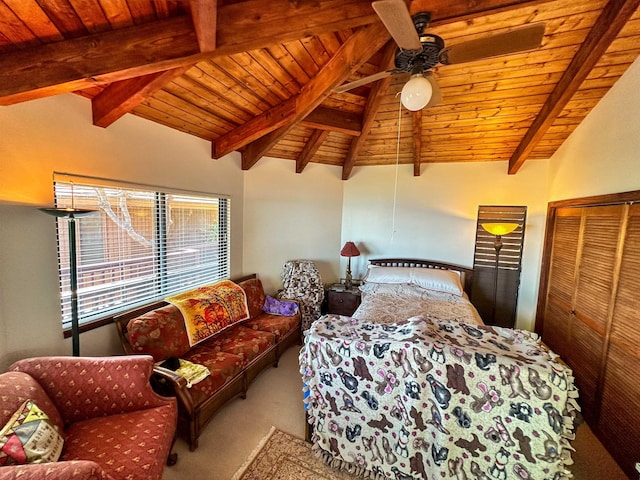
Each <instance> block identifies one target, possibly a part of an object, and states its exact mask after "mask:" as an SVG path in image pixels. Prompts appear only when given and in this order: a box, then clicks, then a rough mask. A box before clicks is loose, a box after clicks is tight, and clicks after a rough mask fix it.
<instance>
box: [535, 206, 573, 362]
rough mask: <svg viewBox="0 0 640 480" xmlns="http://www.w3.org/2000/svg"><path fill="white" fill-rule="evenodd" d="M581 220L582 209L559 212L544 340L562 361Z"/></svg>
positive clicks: (552, 254)
mask: <svg viewBox="0 0 640 480" xmlns="http://www.w3.org/2000/svg"><path fill="white" fill-rule="evenodd" d="M581 220H582V209H579V208H562V209H558V210H557V212H556V219H555V225H554V232H553V250H552V253H551V267H550V275H549V288H548V294H547V301H546V309H545V317H544V335H543V339H544V341H545V343H546V344H547V345H549V347H550V348H551V349H552V350H553V351H555V352H556V353H558V354H559V355H560V356H561V357H562V358H568V353H569V325H570V321H571V315H570V312H571V310H572V309H573V303H572V298H573V291H574V286H575V274H576V263H577V253H578V241H579V235H580V223H581Z"/></svg>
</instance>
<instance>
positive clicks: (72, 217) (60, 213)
mask: <svg viewBox="0 0 640 480" xmlns="http://www.w3.org/2000/svg"><path fill="white" fill-rule="evenodd" d="M71 205H72V206H71V208H41V209H40V210H41V211H43V212H44V213H46V214H48V215H52V216H54V217H58V218H66V219H67V224H68V230H69V277H70V284H71V344H72V351H73V356H74V357H78V356H80V325H79V320H78V265H77V260H76V219H78V218H81V217H86V216H87V215H92V214H94V213H97V210H86V209H81V208H74V207H73V191H72V192H71Z"/></svg>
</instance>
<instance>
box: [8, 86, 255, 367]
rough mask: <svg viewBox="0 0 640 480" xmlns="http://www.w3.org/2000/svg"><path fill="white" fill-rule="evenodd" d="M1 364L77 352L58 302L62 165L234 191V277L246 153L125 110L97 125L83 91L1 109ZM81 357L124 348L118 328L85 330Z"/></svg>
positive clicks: (141, 180) (239, 264)
mask: <svg viewBox="0 0 640 480" xmlns="http://www.w3.org/2000/svg"><path fill="white" fill-rule="evenodd" d="M0 132H1V134H0V135H1V140H0V162H1V163H0V292H1V294H0V295H1V296H0V335H1V338H0V369H2V368H4V367H6V366H7V365H8V364H10V363H11V362H12V361H14V360H16V359H18V358H22V357H25V356H32V355H52V354H70V352H71V343H70V340H69V339H67V340H64V339H63V337H62V329H61V320H60V308H59V305H58V298H59V297H58V288H57V285H58V275H57V259H56V238H55V235H56V232H55V221H54V219H53V218H52V217H49V216H47V215H45V214H43V213H41V212H39V211H38V210H37V208H36V207H39V206H52V205H53V185H52V174H53V172H54V171H58V172H67V173H73V174H79V175H92V176H97V177H104V178H112V179H116V180H126V181H130V182H138V183H144V184H148V185H156V186H165V187H170V188H176V189H185V190H191V191H200V192H210V193H218V194H226V195H230V196H231V209H232V218H231V224H232V232H231V239H232V251H231V264H232V275H239V274H240V273H241V271H242V212H243V174H242V170H241V168H240V159H239V155H238V154H232V155H229V156H227V157H225V158H223V159H220V160H212V159H211V154H210V149H211V146H210V143H209V142H206V141H204V140H201V139H198V138H196V137H193V136H190V135H186V134H183V133H180V132H177V131H175V130H172V129H169V128H166V127H163V126H160V125H157V124H154V123H153V122H149V121H146V120H143V119H140V118H137V117H134V116H132V115H127V116H125V117H123V118H122V119H120V120H119V121H118V122H116V123H115V124H114V125H112V126H111V127H109V128H107V129H103V128H99V127H94V126H92V122H91V105H90V103H89V101H88V100H86V99H84V98H80V97H78V96H76V95H71V94H69V95H62V96H58V97H52V98H47V99H43V100H37V101H33V102H28V103H23V104H18V105H13V106H10V107H2V108H1V109H0ZM80 348H81V353H82V354H83V355H111V354H117V353H122V350H121V349H120V346H119V342H118V340H117V335H116V330H115V328H114V327H113V326H111V325H109V326H105V327H101V328H98V329H96V330H92V331H90V332H87V333H83V334H81V338H80Z"/></svg>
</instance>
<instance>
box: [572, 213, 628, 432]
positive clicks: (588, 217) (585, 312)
mask: <svg viewBox="0 0 640 480" xmlns="http://www.w3.org/2000/svg"><path fill="white" fill-rule="evenodd" d="M623 212H624V206H622V205H614V206H608V207H587V208H584V209H583V219H582V229H583V231H582V232H581V239H582V246H581V250H580V252H579V263H578V273H577V283H576V289H575V294H574V297H573V298H574V299H573V302H574V305H573V309H572V312H573V313H572V319H571V322H570V325H569V342H570V344H571V347H570V349H569V355H568V358H567V361H568V363H569V364H570V365H571V366H572V367H574V371H575V377H576V383H577V384H578V387H579V388H580V397H581V399H582V405H583V407H584V416H585V418H586V419H587V421H593V420H594V419H595V418H596V416H597V413H598V412H597V408H598V404H599V398H598V394H599V391H598V380H599V375H600V368H601V362H602V358H603V354H604V350H603V349H604V345H605V341H606V333H607V325H608V324H609V306H610V305H611V303H612V300H613V299H612V298H611V294H612V286H613V284H614V270H615V265H616V253H617V248H618V237H619V235H620V228H621V222H622V219H623Z"/></svg>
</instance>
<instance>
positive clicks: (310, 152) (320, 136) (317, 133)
mask: <svg viewBox="0 0 640 480" xmlns="http://www.w3.org/2000/svg"><path fill="white" fill-rule="evenodd" d="M328 136H329V131H328V130H314V131H313V133H312V134H311V138H309V140H308V141H307V144H306V145H305V146H304V148H303V149H302V152H301V153H300V156H299V157H298V159H297V160H296V173H302V171H303V170H304V167H306V166H307V165H308V164H309V162H310V161H311V159H312V158H313V156H314V155H315V153H316V152H317V151H318V149H319V148H320V147H321V146H322V144H323V143H324V141H325V140H326V139H327V137H328Z"/></svg>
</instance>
